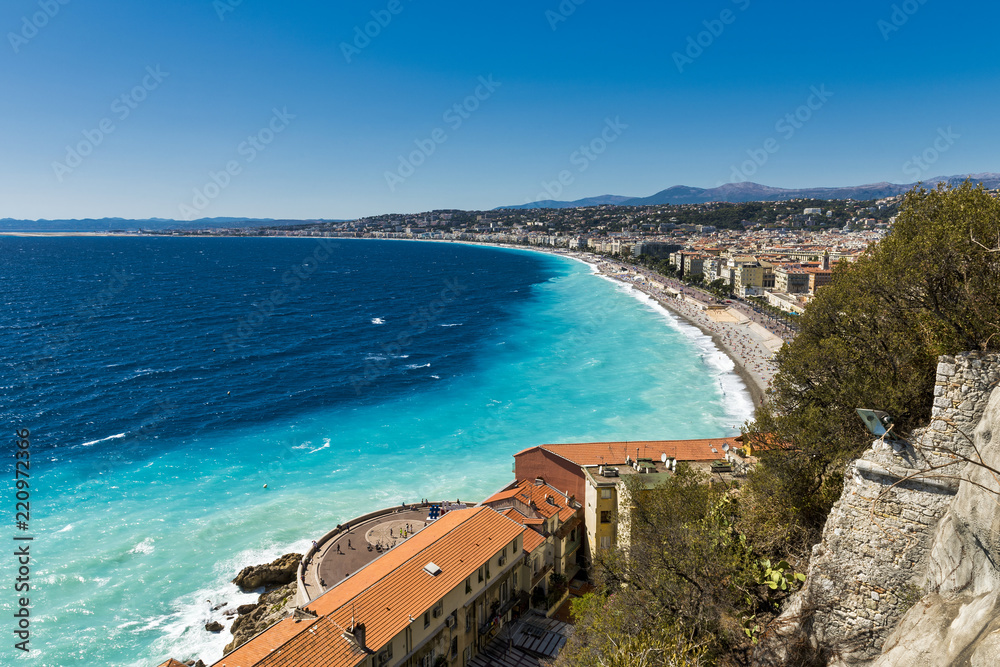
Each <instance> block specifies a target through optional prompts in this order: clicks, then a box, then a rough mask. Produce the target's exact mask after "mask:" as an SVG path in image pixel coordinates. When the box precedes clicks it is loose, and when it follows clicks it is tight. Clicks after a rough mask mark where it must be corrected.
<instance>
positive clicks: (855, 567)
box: [757, 353, 1000, 665]
mask: <svg viewBox="0 0 1000 667" xmlns="http://www.w3.org/2000/svg"><path fill="white" fill-rule="evenodd" d="M998 380H1000V355H997V354H980V353H965V354H961V355H957V356H955V357H942V358H941V360H940V363H939V365H938V369H937V380H936V385H935V391H934V406H933V410H932V417H931V422H930V425H929V426H928V427H926V428H923V429H918V430H917V431H915V432H914V433H913V434H911V435H910V437H909V444H907V445H906V446H904V447H900V446H898V445H897V446H896V447H893V445H891V444H889V443H887V442H883V441H881V440H876V441H875V442H874V443H873V445H872V448H871V449H870V450H869V451H867V452H866V453H865V454H864V456H862V457H861V458H860V459H858V460H857V461H855V462H853V463H852V464H851V465H850V466H848V469H847V471H846V474H845V482H844V491H843V494H842V496H841V499H840V500H839V501H838V502H837V503H836V504H835V505H834V507H833V509H832V511H831V513H830V516H829V518H828V519H827V523H826V526H825V528H824V531H823V539H822V542H821V543H820V544H818V545H816V546H815V547H813V554H812V559H811V561H810V564H809V570H808V573H807V579H806V584H805V585H804V587H803V590H802V591H800V592H799V593H798V594H796V596H794V597H793V599H792V601H791V603H790V604H789V605H788V607H787V609H786V610H785V612H784V613H783V614H782V615H781V617H780V618H779V619H778V622H777V623H776V624H775V628H774V629H773V630H772V631H771V632H770V633H769V634H768V635H767V636H766V637H765V638H764V639H763V640H762V642H761V645H760V647H759V650H758V654H757V657H758V659H759V661H760V662H761V663H762V664H791V663H793V662H796V661H799V660H802V657H801V656H797V655H796V654H795V651H799V650H802V651H804V652H805V653H809V652H815V653H816V654H819V655H820V656H821V657H822V660H823V661H828V662H829V663H830V664H834V665H865V664H868V663H870V662H871V661H872V660H873V659H875V658H876V657H878V656H879V654H880V653H881V652H882V647H883V645H884V644H885V641H886V638H887V637H888V636H889V633H890V632H891V631H892V628H893V627H894V626H895V624H896V622H897V621H898V620H899V618H900V617H901V616H902V614H903V613H904V612H905V611H906V610H907V609H908V608H909V607H910V606H911V605H912V604H913V603H914V601H915V600H916V599H918V598H919V597H920V596H921V595H922V593H921V591H922V587H923V585H924V583H925V575H924V570H925V569H926V565H927V562H928V560H929V556H930V550H931V546H932V542H933V537H934V533H935V530H936V527H937V525H938V522H939V521H940V519H941V517H942V516H943V515H944V514H945V512H946V511H947V510H948V508H949V506H950V505H951V501H952V499H953V498H954V496H955V494H956V493H957V491H958V488H959V479H960V478H961V475H962V473H963V470H964V467H965V464H964V463H962V457H967V458H972V457H974V456H975V453H974V448H973V446H972V434H973V430H974V429H975V426H976V424H977V423H978V422H979V420H980V418H981V417H982V414H983V410H984V409H985V406H986V403H987V401H988V400H989V395H990V392H991V391H992V389H993V388H994V387H996V386H997V383H998ZM859 407H862V406H859ZM864 407H871V408H875V409H877V408H878V406H864Z"/></svg>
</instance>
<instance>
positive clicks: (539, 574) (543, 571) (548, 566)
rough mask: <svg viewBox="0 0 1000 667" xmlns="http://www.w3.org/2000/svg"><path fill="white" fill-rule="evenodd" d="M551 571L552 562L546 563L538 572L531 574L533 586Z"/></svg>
mask: <svg viewBox="0 0 1000 667" xmlns="http://www.w3.org/2000/svg"><path fill="white" fill-rule="evenodd" d="M551 571H552V563H546V564H545V565H543V566H542V568H541V569H540V570H538V572H536V573H535V574H533V575H531V588H534V587H535V586H537V585H538V582H540V581H541V580H542V579H544V578H545V575H546V574H548V573H549V572H551Z"/></svg>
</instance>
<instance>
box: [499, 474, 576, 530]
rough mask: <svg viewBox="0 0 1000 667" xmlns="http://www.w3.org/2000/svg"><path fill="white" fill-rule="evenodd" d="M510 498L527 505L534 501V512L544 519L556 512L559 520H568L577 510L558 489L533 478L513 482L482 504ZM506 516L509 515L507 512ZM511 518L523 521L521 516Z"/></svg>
mask: <svg viewBox="0 0 1000 667" xmlns="http://www.w3.org/2000/svg"><path fill="white" fill-rule="evenodd" d="M511 498H513V499H515V500H520V501H521V502H522V503H524V504H525V505H529V506H530V505H531V503H532V502H534V503H535V506H534V508H533V509H534V510H535V511H536V512H538V513H539V514H541V515H542V516H543V517H545V518H546V519H548V518H550V517H552V515H554V514H558V515H559V521H560V522H564V521H568V520H569V519H571V518H572V517H573V515H574V514H576V512H577V510H576V508H574V507H571V506H570V504H569V499H568V498H567V497H566V496H565V494H563V493H562V492H561V491H560V490H559V489H557V488H555V487H553V486H549V485H548V484H535V482H534V480H529V479H522V480H518V481H516V482H514V486H513V487H512V488H509V489H505V490H503V491H500V492H499V493H496V494H494V495H492V496H490V497H489V498H487V499H486V500H484V501H483V503H482V504H484V505H488V504H490V503H495V502H500V501H503V500H509V499H511ZM548 498H552V499H553V501H554V502H555V504H554V505H553V504H552V503H550V502H549V501H548ZM505 514H506V512H505ZM507 516H510V515H509V514H507ZM511 518H513V519H514V520H515V521H521V522H522V523H525V522H524V521H523V520H522V518H519V517H511ZM529 518H530V517H529Z"/></svg>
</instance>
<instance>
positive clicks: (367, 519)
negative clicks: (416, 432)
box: [296, 502, 465, 606]
mask: <svg viewBox="0 0 1000 667" xmlns="http://www.w3.org/2000/svg"><path fill="white" fill-rule="evenodd" d="M432 506H437V507H442V506H443V507H444V508H446V509H459V508H462V507H465V505H461V504H456V503H448V502H444V503H418V504H414V505H397V506H395V507H389V508H386V509H383V510H378V511H376V512H372V513H370V514H365V515H364V516H360V517H357V518H356V519H352V520H351V521H349V522H347V523H344V524H341V525H339V526H337V527H336V528H334V529H333V530H331V531H330V532H329V533H327V534H326V535H324V536H323V537H321V538H319V539H318V540H316V542H315V543H314V544H313V546H312V547H310V549H309V551H307V552H306V554H305V557H304V558H303V559H302V563H301V565H299V570H298V573H297V575H296V582H297V586H296V604H298V605H299V606H302V605H305V604H306V603H308V602H309V601H310V600H315V599H316V598H318V597H319V596H320V595H322V594H323V593H325V592H326V591H328V590H329V589H331V588H333V587H334V586H336V585H337V584H338V583H340V582H341V581H343V580H344V579H346V578H348V577H349V576H351V575H352V574H354V573H355V572H357V571H358V570H360V569H361V568H363V567H364V566H366V565H368V564H369V563H371V562H372V561H374V560H375V559H376V558H378V557H379V556H381V555H382V554H384V553H386V552H388V551H389V550H390V549H391V548H392V547H394V546H396V545H398V544H400V543H402V542H404V541H406V540H407V539H409V538H410V537H412V536H413V535H415V534H417V533H418V532H420V531H421V530H422V529H423V528H425V527H426V526H427V524H428V523H429V522H430V521H429V517H430V512H431V507H432Z"/></svg>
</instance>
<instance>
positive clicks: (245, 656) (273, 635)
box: [161, 618, 316, 667]
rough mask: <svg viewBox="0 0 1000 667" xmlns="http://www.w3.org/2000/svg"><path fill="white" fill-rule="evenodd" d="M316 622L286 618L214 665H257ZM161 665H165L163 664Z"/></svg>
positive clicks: (218, 666) (216, 666) (215, 666)
mask: <svg viewBox="0 0 1000 667" xmlns="http://www.w3.org/2000/svg"><path fill="white" fill-rule="evenodd" d="M315 622H316V621H315V619H312V620H302V621H296V620H295V619H293V618H286V619H284V620H283V621H281V622H279V623H275V624H274V625H272V626H271V627H270V628H268V629H267V630H265V631H264V632H262V633H260V634H259V635H257V636H255V637H254V638H252V639H250V640H249V641H248V642H246V643H245V644H243V645H242V646H240V647H239V648H237V649H236V650H235V651H233V652H232V653H229V654H228V655H226V656H225V657H223V658H222V660H219V661H218V662H217V663H215V665H213V666H212V667H251V665H256V664H258V663H259V662H260V661H261V660H263V659H264V658H266V657H267V656H268V655H269V654H270V653H271V652H272V651H274V650H275V649H276V648H278V647H279V646H281V645H282V644H284V643H285V642H287V641H288V640H290V639H292V638H293V637H295V635H297V634H299V633H300V632H302V631H303V630H305V629H306V628H308V627H309V626H311V625H312V624H313V623H315ZM161 667H163V666H162V665H161ZM182 667H183V666H182Z"/></svg>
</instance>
